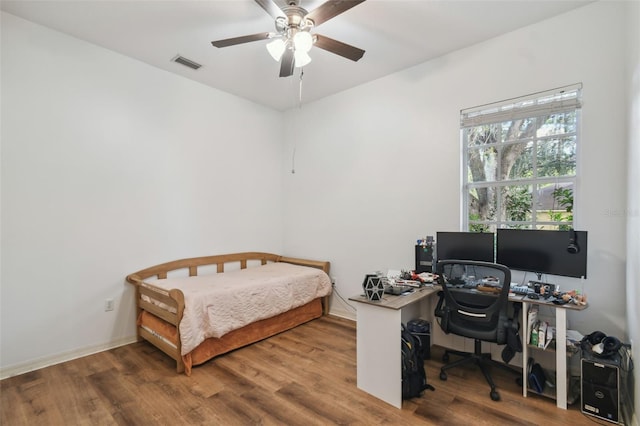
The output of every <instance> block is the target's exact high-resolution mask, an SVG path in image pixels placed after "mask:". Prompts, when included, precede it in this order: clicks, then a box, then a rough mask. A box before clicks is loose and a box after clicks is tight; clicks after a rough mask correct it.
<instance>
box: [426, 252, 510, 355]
mask: <svg viewBox="0 0 640 426" xmlns="http://www.w3.org/2000/svg"><path fill="white" fill-rule="evenodd" d="M436 271H437V273H438V283H439V284H440V285H441V286H442V295H441V298H440V301H439V302H438V307H437V308H436V316H439V317H440V318H441V320H440V326H441V328H442V330H443V331H444V332H445V333H454V334H457V335H460V336H464V337H469V338H472V339H480V340H483V341H488V342H496V343H499V344H502V343H505V342H506V330H505V324H506V322H507V320H508V316H507V306H508V301H509V287H510V285H511V271H510V270H509V268H507V267H506V266H504V265H500V264H497V263H489V262H476V261H470V260H441V261H438V263H437V267H436ZM478 288H481V289H482V290H484V291H481V290H478Z"/></svg>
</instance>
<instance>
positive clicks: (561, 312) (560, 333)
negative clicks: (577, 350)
mask: <svg viewBox="0 0 640 426" xmlns="http://www.w3.org/2000/svg"><path fill="white" fill-rule="evenodd" d="M554 310H555V311H556V398H557V399H556V405H557V406H558V408H563V409H565V410H566V409H567V310H566V309H562V308H556V309H554Z"/></svg>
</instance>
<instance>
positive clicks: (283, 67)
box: [280, 49, 295, 77]
mask: <svg viewBox="0 0 640 426" xmlns="http://www.w3.org/2000/svg"><path fill="white" fill-rule="evenodd" d="M294 65H295V58H294V57H293V49H286V50H285V51H284V54H283V55H282V60H281V62H280V77H289V76H292V75H293V67H294Z"/></svg>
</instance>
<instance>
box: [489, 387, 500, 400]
mask: <svg viewBox="0 0 640 426" xmlns="http://www.w3.org/2000/svg"><path fill="white" fill-rule="evenodd" d="M489 396H491V399H492V400H493V401H500V394H499V393H498V392H497V391H494V390H492V391H491V392H489Z"/></svg>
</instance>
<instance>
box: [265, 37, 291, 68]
mask: <svg viewBox="0 0 640 426" xmlns="http://www.w3.org/2000/svg"><path fill="white" fill-rule="evenodd" d="M286 47H287V46H286V43H285V41H284V40H283V39H281V38H277V39H275V40H273V41H270V42H269V43H267V50H268V51H269V54H270V55H271V57H272V58H273V59H275V60H276V62H280V59H281V58H282V54H283V53H284V49H285V48H286Z"/></svg>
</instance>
